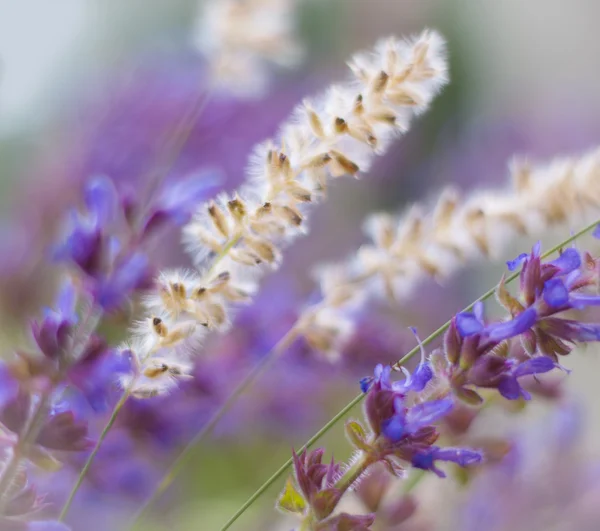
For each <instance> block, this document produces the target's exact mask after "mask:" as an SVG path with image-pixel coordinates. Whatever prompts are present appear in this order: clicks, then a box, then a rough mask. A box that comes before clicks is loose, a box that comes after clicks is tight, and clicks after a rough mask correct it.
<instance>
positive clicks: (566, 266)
mask: <svg viewBox="0 0 600 531" xmlns="http://www.w3.org/2000/svg"><path fill="white" fill-rule="evenodd" d="M549 263H550V264H551V265H553V266H555V267H557V268H558V269H559V270H560V272H561V273H562V274H567V273H570V272H571V271H574V270H575V269H579V267H581V255H580V254H579V251H578V250H577V249H574V248H573V247H569V248H568V249H565V250H564V251H563V253H562V254H561V255H560V256H559V257H558V258H557V259H556V260H553V261H552V262H549Z"/></svg>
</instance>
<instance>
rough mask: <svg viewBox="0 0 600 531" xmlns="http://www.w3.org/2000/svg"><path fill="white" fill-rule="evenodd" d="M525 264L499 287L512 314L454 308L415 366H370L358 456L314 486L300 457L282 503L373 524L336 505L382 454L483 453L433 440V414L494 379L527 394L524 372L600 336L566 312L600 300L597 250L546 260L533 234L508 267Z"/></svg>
mask: <svg viewBox="0 0 600 531" xmlns="http://www.w3.org/2000/svg"><path fill="white" fill-rule="evenodd" d="M519 266H521V267H522V268H521V272H520V285H519V287H520V289H519V294H518V296H513V295H511V294H510V293H509V291H508V289H507V288H506V284H505V282H504V280H503V281H501V282H500V283H499V285H498V288H497V293H496V294H497V298H498V301H499V302H500V303H501V304H502V305H503V306H504V308H505V309H506V310H507V312H508V313H509V316H508V318H507V319H503V320H502V319H501V320H496V321H493V322H488V321H486V319H485V318H484V315H483V304H482V303H477V304H475V306H474V308H473V311H468V312H461V313H459V314H457V315H456V316H455V317H453V319H452V320H451V322H450V325H449V327H448V329H447V331H446V333H445V336H444V342H443V347H441V348H437V349H434V350H433V351H432V352H431V353H430V354H429V355H427V354H426V352H425V348H424V346H423V345H422V344H420V350H421V361H420V363H419V364H418V365H417V366H416V368H415V369H414V371H413V372H412V374H411V373H409V372H408V371H407V370H406V369H405V368H404V367H402V366H401V363H397V364H395V365H393V366H385V367H384V366H383V365H378V366H377V367H376V368H375V372H374V375H373V376H371V377H367V378H363V379H362V380H361V382H360V385H361V390H362V391H363V393H365V401H364V412H365V418H366V422H367V427H365V426H363V425H362V424H361V423H359V422H357V421H354V420H350V421H348V422H347V423H346V434H347V436H348V439H349V440H350V442H351V443H352V445H353V446H354V447H355V448H356V450H357V455H356V456H355V458H354V462H353V464H352V465H351V466H349V467H347V468H346V470H345V471H343V472H340V470H341V469H339V467H338V468H336V469H335V470H333V469H327V474H325V472H323V474H321V475H319V476H318V478H317V481H316V483H315V485H314V488H313V490H309V489H307V488H305V487H304V483H305V480H304V476H303V475H302V473H301V472H302V470H301V469H300V471H299V467H298V466H296V468H295V479H296V484H297V485H299V486H300V491H298V490H297V489H295V487H294V483H293V481H292V480H289V481H288V483H287V486H286V489H285V490H284V492H283V494H282V497H281V499H280V502H279V504H278V507H279V508H280V509H283V510H286V511H288V512H293V513H295V514H297V515H298V516H300V518H301V519H302V526H301V529H308V530H321V529H332V530H339V529H352V530H363V529H364V530H366V529H370V527H369V526H370V525H371V524H372V523H373V520H374V517H373V515H369V516H356V517H354V516H350V515H346V514H345V513H344V518H345V520H344V524H343V525H342V524H337V523H336V521H335V520H330V515H331V514H332V513H333V511H334V509H335V507H336V506H337V505H338V503H339V501H340V499H341V497H342V495H343V494H344V492H345V491H346V490H347V489H348V488H349V487H350V486H351V485H353V484H355V483H356V482H357V480H358V479H359V478H360V477H361V476H362V475H363V474H365V473H366V472H368V469H369V467H370V466H372V465H373V464H375V463H381V464H383V465H384V466H385V468H386V469H387V470H388V471H389V472H390V473H391V474H392V475H394V476H396V477H403V476H404V475H405V474H406V470H407V469H408V468H411V467H412V468H416V469H421V470H425V471H430V472H433V473H434V474H436V475H438V476H439V477H445V472H444V471H443V470H442V469H441V468H440V466H439V465H438V463H442V462H451V463H455V464H457V465H459V466H461V467H468V466H471V465H474V464H477V463H480V462H481V461H482V460H483V457H484V455H483V454H482V453H481V452H480V451H476V450H472V449H468V448H461V447H459V448H455V447H444V446H439V445H437V444H436V442H437V441H438V439H439V437H440V432H439V430H438V428H437V426H436V424H438V423H439V422H440V421H441V420H443V419H445V418H446V417H447V416H448V415H449V414H450V412H451V411H452V410H453V409H454V408H455V405H456V403H455V402H456V400H460V401H462V402H465V403H466V404H469V405H470V406H479V405H481V404H482V403H483V401H484V399H483V398H482V396H481V394H480V393H481V389H495V390H497V391H498V393H499V395H500V396H502V397H504V398H506V399H508V400H517V399H525V400H529V399H530V398H531V394H530V393H529V392H528V391H527V390H526V389H525V387H524V380H526V379H527V377H531V376H533V377H537V376H538V375H540V374H543V373H547V372H550V371H552V370H554V369H556V368H560V367H561V366H560V365H559V364H558V356H564V355H566V354H568V353H569V352H571V350H572V348H573V346H574V345H575V344H576V343H584V342H591V341H600V325H598V324H597V323H588V322H581V321H578V320H575V319H569V318H567V317H565V316H564V315H563V314H564V313H565V312H569V311H571V310H581V309H584V308H587V307H589V306H598V305H600V297H599V296H598V295H597V292H598V287H599V286H600V262H599V260H598V259H594V258H593V257H592V256H591V255H590V254H589V253H586V254H585V255H584V257H583V258H582V256H581V254H580V252H579V251H577V250H576V249H574V248H568V249H565V250H564V251H563V252H562V253H561V255H560V256H559V257H558V258H556V259H554V260H551V261H543V260H542V259H541V256H540V245H539V244H536V245H535V246H534V248H533V250H532V252H531V253H530V254H522V255H520V256H519V257H517V259H515V260H514V261H510V262H508V267H509V269H510V270H514V269H516V268H517V267H519ZM393 371H402V372H404V376H405V377H404V379H402V380H400V381H392V379H391V375H392V373H393ZM319 455H322V452H321V453H320V454H319ZM294 459H295V462H297V461H298V458H297V457H295V458H294ZM302 462H304V461H302ZM331 466H332V467H333V465H331ZM325 475H327V478H328V479H327V480H325V481H324V480H323V477H324V476H325ZM290 500H297V503H296V504H295V505H293V504H290V503H288V502H289V501H290ZM324 500H326V502H325V501H324ZM282 501H283V503H282ZM323 503H325V506H326V510H323V507H322V505H321V504H323ZM352 518H355V519H356V520H352ZM330 522H331V523H330ZM344 526H345V527H344Z"/></svg>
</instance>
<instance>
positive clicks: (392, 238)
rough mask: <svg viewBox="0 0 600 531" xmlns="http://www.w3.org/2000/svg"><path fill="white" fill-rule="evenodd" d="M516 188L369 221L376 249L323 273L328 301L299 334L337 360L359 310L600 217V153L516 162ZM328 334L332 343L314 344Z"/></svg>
mask: <svg viewBox="0 0 600 531" xmlns="http://www.w3.org/2000/svg"><path fill="white" fill-rule="evenodd" d="M511 180H512V185H511V186H509V187H507V188H504V189H500V190H481V191H476V192H474V193H472V194H471V195H469V196H467V197H465V198H462V199H461V198H460V196H459V194H458V192H457V191H456V190H455V189H454V188H447V189H445V190H444V191H443V192H442V193H441V194H440V196H439V197H438V199H437V201H436V203H435V206H434V207H433V208H432V209H431V210H430V211H426V210H425V209H424V208H423V207H421V206H419V205H414V206H412V207H410V208H408V209H407V210H406V211H405V212H403V213H402V214H400V215H399V216H393V215H390V214H385V213H380V214H375V215H372V216H370V217H369V218H368V219H367V221H366V223H365V232H366V233H367V235H368V236H369V238H370V240H371V242H370V243H368V244H365V245H363V246H362V247H361V248H360V249H359V250H358V252H357V253H355V254H354V255H351V257H350V258H349V259H347V260H346V261H344V262H341V263H338V264H333V265H329V266H322V267H321V268H320V269H319V270H318V271H317V273H316V276H317V279H318V281H319V284H320V288H321V293H322V300H321V301H320V302H319V303H318V304H317V305H315V306H313V307H309V308H308V309H307V310H306V311H305V312H304V314H303V315H302V317H301V319H300V321H299V324H298V330H299V331H300V332H301V333H302V334H304V335H305V337H306V338H307V339H308V340H309V342H310V343H311V344H312V345H313V346H315V347H319V346H320V350H321V351H323V352H324V353H325V355H326V356H327V357H329V358H330V359H332V360H335V359H336V357H337V356H338V355H339V352H340V347H341V344H342V343H343V342H344V340H345V339H346V338H347V337H348V336H349V333H350V332H351V329H352V327H351V324H352V321H351V320H350V319H348V318H347V317H346V315H347V313H348V310H349V309H351V308H352V306H353V305H356V304H357V303H358V304H360V303H361V302H362V301H364V300H365V299H368V298H369V297H376V298H388V299H389V300H391V301H394V302H396V303H397V302H399V301H401V300H406V299H407V298H408V297H409V296H410V295H411V294H412V293H414V290H415V289H416V287H417V285H418V283H419V281H421V280H423V279H425V278H434V279H441V278H446V277H448V276H449V275H451V274H453V273H454V272H455V271H457V270H458V269H459V268H460V267H462V266H464V265H465V264H466V263H468V262H470V261H474V260H477V259H480V258H482V257H483V258H485V257H497V256H499V255H501V253H502V252H503V251H504V250H505V249H506V248H507V246H508V245H509V244H510V242H511V241H512V240H513V239H514V238H515V237H518V236H520V235H527V236H536V235H539V234H541V233H543V232H545V231H547V230H549V229H552V228H555V227H557V226H564V225H567V226H573V225H576V224H578V223H581V222H582V221H583V220H585V219H589V218H590V217H591V216H592V215H598V212H599V211H600V150H595V151H592V152H590V153H588V154H586V155H584V156H582V157H580V158H561V159H556V160H553V161H551V162H550V163H549V164H547V165H545V166H539V167H535V168H534V167H531V166H530V165H529V164H527V163H524V162H518V161H515V162H514V163H513V164H512V165H511ZM323 313H326V316H327V319H326V322H327V326H326V328H325V330H322V327H321V326H320V323H321V322H323V317H322V314H323ZM335 330H340V331H342V333H339V334H336V333H334V331H335ZM324 333H326V334H327V338H328V341H327V342H324V341H320V342H319V341H314V340H312V338H313V337H314V338H319V339H322V337H323V334H324Z"/></svg>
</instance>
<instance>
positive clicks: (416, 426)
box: [382, 396, 454, 443]
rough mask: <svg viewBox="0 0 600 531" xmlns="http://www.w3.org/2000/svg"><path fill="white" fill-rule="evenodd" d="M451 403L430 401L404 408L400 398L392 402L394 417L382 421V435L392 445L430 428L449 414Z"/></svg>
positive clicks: (448, 401) (450, 401)
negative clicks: (422, 429) (427, 427)
mask: <svg viewBox="0 0 600 531" xmlns="http://www.w3.org/2000/svg"><path fill="white" fill-rule="evenodd" d="M453 405H454V404H453V401H452V400H451V399H449V398H443V399H440V400H432V401H429V402H423V403H421V404H417V405H416V406H413V407H411V408H406V407H405V405H404V399H403V398H402V397H400V396H398V397H396V399H395V400H394V410H395V413H394V415H393V416H392V417H391V418H390V419H387V420H386V421H384V423H383V424H382V426H383V434H384V435H385V436H386V437H387V438H388V439H389V440H390V441H391V442H393V443H397V442H399V441H400V440H401V439H402V438H403V437H405V436H408V435H412V434H415V433H416V432H417V431H419V430H420V429H421V428H424V427H426V426H430V425H432V424H434V423H435V422H437V421H438V420H439V419H441V418H442V417H444V416H445V415H446V414H448V413H449V412H450V410H451V409H452V407H453Z"/></svg>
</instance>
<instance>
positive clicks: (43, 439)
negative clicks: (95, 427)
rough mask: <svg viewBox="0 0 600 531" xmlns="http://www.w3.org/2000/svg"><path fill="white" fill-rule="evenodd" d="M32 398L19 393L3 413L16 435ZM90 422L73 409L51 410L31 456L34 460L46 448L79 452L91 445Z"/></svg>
mask: <svg viewBox="0 0 600 531" xmlns="http://www.w3.org/2000/svg"><path fill="white" fill-rule="evenodd" d="M31 403H32V398H31V396H30V395H29V394H27V393H25V392H22V391H21V392H20V393H19V394H18V395H17V396H16V397H15V399H13V400H12V401H11V402H9V403H8V404H6V406H5V407H4V408H3V409H2V411H1V412H0V421H1V422H2V424H3V425H4V426H5V427H6V428H7V429H9V430H10V431H12V432H13V433H15V434H19V433H21V431H22V429H23V427H24V426H25V423H26V421H27V416H28V414H29V411H30V407H31ZM87 433H88V428H87V423H86V422H84V421H81V420H78V419H76V418H75V415H74V414H73V412H72V411H69V410H64V411H61V410H59V409H56V408H55V409H52V410H51V411H50V414H49V415H48V417H47V418H46V419H45V421H44V424H43V425H42V428H41V430H40V432H39V434H38V436H37V438H36V439H35V445H33V446H32V448H31V449H30V451H29V453H28V457H30V458H31V459H32V460H33V459H36V458H41V457H42V456H44V455H46V454H47V452H46V450H50V451H53V450H56V451H65V452H80V451H82V450H86V449H88V448H90V446H91V441H90V440H89V439H88V438H87Z"/></svg>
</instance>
